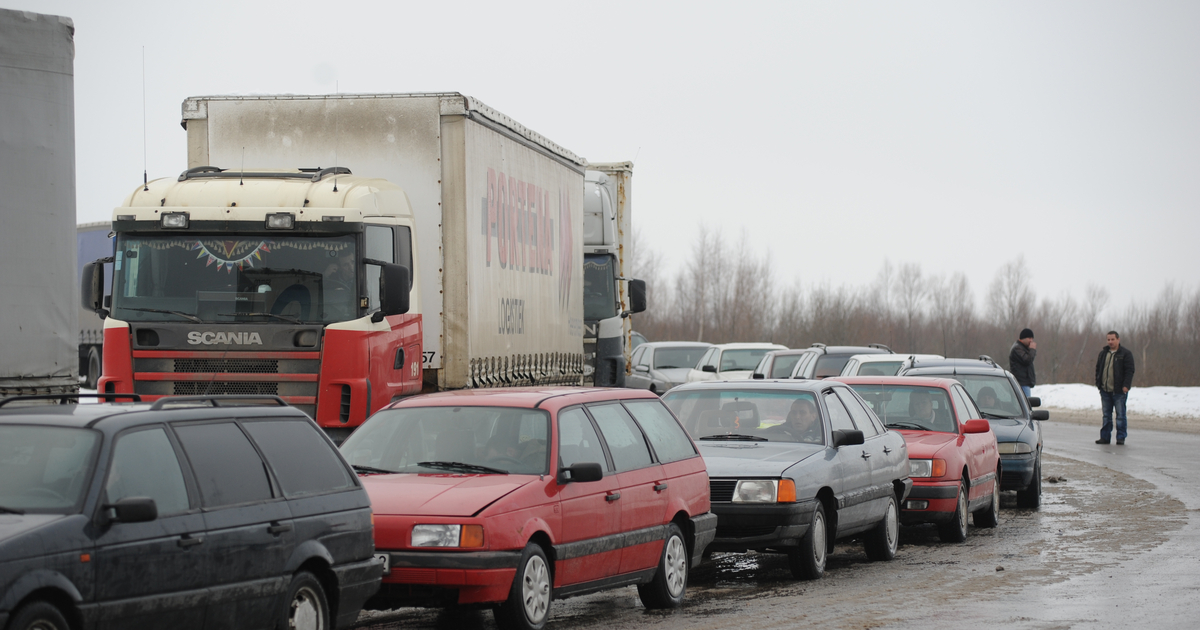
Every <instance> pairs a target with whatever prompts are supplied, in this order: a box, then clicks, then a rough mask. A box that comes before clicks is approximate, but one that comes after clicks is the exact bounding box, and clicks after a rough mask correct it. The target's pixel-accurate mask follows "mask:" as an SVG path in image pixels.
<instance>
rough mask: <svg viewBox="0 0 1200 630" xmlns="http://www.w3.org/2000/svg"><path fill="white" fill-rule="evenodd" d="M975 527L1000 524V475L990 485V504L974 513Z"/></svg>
mask: <svg viewBox="0 0 1200 630" xmlns="http://www.w3.org/2000/svg"><path fill="white" fill-rule="evenodd" d="M973 518H974V519H975V527H989V528H990V527H995V526H997V525H999V524H1000V475H996V483H993V484H992V502H991V503H989V504H988V506H987V507H986V508H984V509H982V510H979V511H978V512H976V513H975V516H974V517H973Z"/></svg>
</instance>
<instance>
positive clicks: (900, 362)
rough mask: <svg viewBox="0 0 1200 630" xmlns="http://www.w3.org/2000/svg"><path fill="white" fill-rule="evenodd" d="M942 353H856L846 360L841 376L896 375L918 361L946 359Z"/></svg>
mask: <svg viewBox="0 0 1200 630" xmlns="http://www.w3.org/2000/svg"><path fill="white" fill-rule="evenodd" d="M944 358H946V357H943V356H942V355H940V354H856V355H854V356H852V357H850V360H849V361H847V362H846V367H843V368H842V373H841V376H895V375H896V373H897V372H899V371H900V368H902V367H912V366H913V364H914V363H915V362H917V361H927V360H929V359H944Z"/></svg>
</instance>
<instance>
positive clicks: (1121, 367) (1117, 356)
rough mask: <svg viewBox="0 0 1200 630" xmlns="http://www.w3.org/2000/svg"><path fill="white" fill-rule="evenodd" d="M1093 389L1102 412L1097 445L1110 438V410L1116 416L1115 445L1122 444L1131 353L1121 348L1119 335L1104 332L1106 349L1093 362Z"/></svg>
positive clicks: (1131, 369) (1131, 371)
mask: <svg viewBox="0 0 1200 630" xmlns="http://www.w3.org/2000/svg"><path fill="white" fill-rule="evenodd" d="M1096 387H1098V388H1099V389H1100V403H1101V405H1102V406H1103V409H1104V424H1103V425H1102V426H1101V427H1100V439H1099V440H1096V443H1097V444H1108V443H1109V438H1111V437H1112V428H1113V418H1112V414H1113V410H1114V409H1115V410H1116V412H1117V444H1124V443H1125V436H1126V434H1127V433H1128V431H1127V430H1126V427H1127V420H1126V418H1125V399H1126V397H1128V396H1129V388H1130V387H1133V353H1132V352H1130V351H1129V350H1128V349H1127V348H1122V347H1121V335H1118V334H1117V331H1115V330H1110V331H1108V345H1106V346H1105V347H1104V348H1103V349H1102V350H1100V356H1099V357H1098V358H1097V359H1096Z"/></svg>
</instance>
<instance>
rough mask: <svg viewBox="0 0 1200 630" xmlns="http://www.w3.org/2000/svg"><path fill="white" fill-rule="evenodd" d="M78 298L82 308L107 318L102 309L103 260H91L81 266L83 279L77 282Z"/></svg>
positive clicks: (105, 312) (105, 311)
mask: <svg viewBox="0 0 1200 630" xmlns="http://www.w3.org/2000/svg"><path fill="white" fill-rule="evenodd" d="M79 297H80V300H81V301H82V303H83V308H84V309H86V310H89V311H91V312H93V313H95V314H97V315H99V316H100V319H104V318H105V317H108V311H107V310H106V309H105V308H104V306H103V304H104V259H103V258H101V259H99V260H93V261H92V262H90V263H87V264H86V265H84V266H83V277H82V278H80V282H79Z"/></svg>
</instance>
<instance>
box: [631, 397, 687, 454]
mask: <svg viewBox="0 0 1200 630" xmlns="http://www.w3.org/2000/svg"><path fill="white" fill-rule="evenodd" d="M625 407H626V408H627V409H629V413H631V414H633V417H634V419H635V420H637V422H638V424H640V425H642V430H643V431H645V432H646V438H647V439H649V440H650V446H652V447H654V453H655V455H658V461H659V462H662V463H664V464H665V463H668V462H675V461H679V460H681V459H687V458H689V457H695V456H696V449H695V447H693V446H692V441H691V440H689V439H688V436H687V433H686V432H685V431H684V430H683V427H681V426H679V423H678V422H676V421H675V416H672V415H671V412H670V411H669V410H668V409H667V408H666V407H664V406H663V404H662V403H661V402H659V401H657V400H627V401H625Z"/></svg>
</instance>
